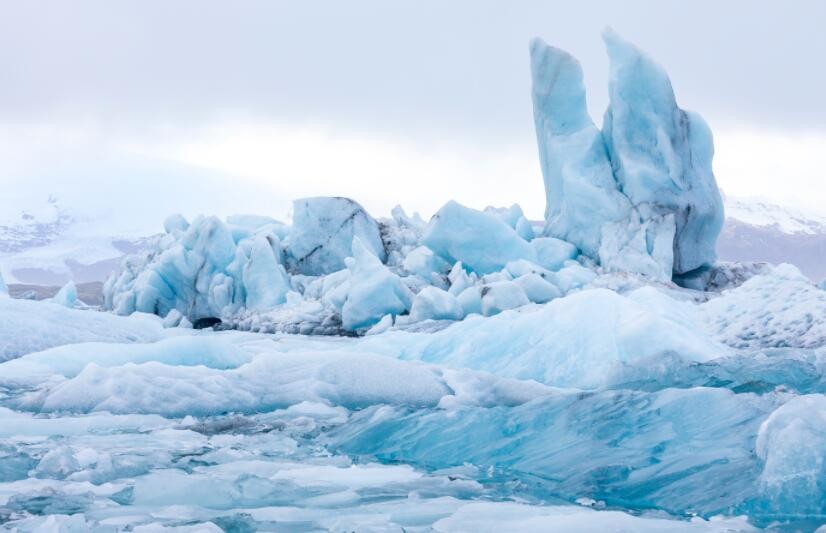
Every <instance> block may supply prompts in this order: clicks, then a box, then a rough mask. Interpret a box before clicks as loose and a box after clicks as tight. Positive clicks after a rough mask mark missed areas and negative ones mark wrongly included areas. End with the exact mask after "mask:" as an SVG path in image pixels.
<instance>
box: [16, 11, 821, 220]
mask: <svg viewBox="0 0 826 533" xmlns="http://www.w3.org/2000/svg"><path fill="white" fill-rule="evenodd" d="M571 4H574V3H573V2H527V1H526V2H494V1H490V2H488V1H473V2H467V1H454V2H439V1H416V2H412V1H411V2H386V1H375V2H372V1H357V2H333V1H330V2H321V1H302V2H283V3H282V2H276V1H261V2H255V1H238V2H217V1H210V0H197V1H194V0H193V1H175V2H165V1H146V0H144V1H128V0H127V1H119V2H111V1H108V0H101V1H85V0H79V1H75V2H62V1H54V2H47V1H38V0H27V1H25V2H15V1H12V0H8V1H6V0H0V184H2V185H3V187H2V190H3V191H5V197H6V198H7V199H8V198H11V197H14V196H21V197H22V196H27V197H31V196H37V197H39V196H43V195H46V194H47V193H48V192H55V193H57V194H58V195H59V196H62V197H67V198H72V200H71V201H80V200H79V199H82V200H83V201H84V202H86V203H87V204H88V205H89V206H94V207H100V208H103V207H105V206H117V211H118V212H123V213H130V214H131V216H137V215H140V216H141V217H144V218H149V217H155V216H158V213H161V212H166V211H170V210H174V211H182V212H184V213H187V214H194V213H196V212H218V213H219V214H228V213H230V212H237V211H249V212H260V213H268V214H271V215H275V216H278V217H284V216H286V215H287V214H288V212H289V206H290V202H291V200H292V199H293V198H296V197H300V196H309V195H344V196H351V197H353V198H355V199H357V200H359V201H361V202H362V203H363V204H364V205H365V206H366V207H367V208H368V209H369V210H370V211H371V212H373V213H374V214H376V215H379V216H383V215H386V214H387V213H388V212H389V210H390V208H391V207H392V206H394V205H395V204H397V203H401V204H402V205H403V206H404V207H405V208H407V209H408V211H420V212H421V213H422V214H423V215H425V216H429V215H430V214H431V213H432V212H433V211H434V210H435V209H437V208H438V207H439V206H440V205H442V204H443V203H444V202H445V201H447V200H448V199H450V198H455V199H457V200H459V201H460V202H463V203H465V204H468V205H471V206H475V207H484V206H485V205H488V204H495V205H505V204H511V203H514V202H518V203H520V204H521V205H522V206H523V208H524V209H525V211H526V212H527V213H528V215H529V216H532V217H536V218H539V217H541V213H542V210H543V209H544V193H543V188H542V179H541V174H540V170H539V165H538V161H537V156H536V146H535V139H534V133H533V121H532V110H531V103H530V75H529V69H528V40H529V39H530V38H531V37H533V36H540V37H542V38H544V39H545V40H546V41H548V42H549V43H551V44H554V45H556V46H559V47H561V48H564V49H566V50H568V51H570V52H571V53H573V54H574V55H575V56H577V57H578V58H579V59H580V61H581V62H582V64H583V68H584V71H585V76H586V83H587V85H588V90H589V107H590V108H591V111H592V115H593V116H594V118H595V120H596V121H597V123H600V122H601V116H602V112H603V110H604V109H605V106H606V105H607V71H608V65H607V59H606V57H605V52H604V49H603V46H602V42H601V39H600V32H601V31H602V29H603V28H604V27H606V26H611V27H613V28H614V29H615V30H617V31H618V32H619V33H620V34H621V35H623V36H624V37H625V38H627V39H629V40H631V41H633V42H635V43H636V44H637V45H638V46H640V47H641V48H642V49H644V50H646V51H647V52H648V53H649V54H650V55H651V56H652V57H654V58H655V59H656V60H657V61H658V62H659V63H661V64H662V65H663V66H664V67H665V68H666V69H667V70H668V72H669V73H670V75H671V78H672V82H673V85H674V87H675V91H676V93H677V99H678V101H679V102H680V104H681V106H682V107H684V108H687V109H692V110H695V111H698V112H700V113H701V114H702V115H703V116H704V117H705V118H706V120H707V121H708V122H709V124H710V125H711V127H712V129H713V130H714V132H715V140H716V146H717V156H716V159H715V171H716V174H717V179H718V183H719V184H720V186H721V187H722V189H723V190H724V191H725V192H726V193H727V194H730V195H737V196H744V195H752V196H762V197H768V198H771V199H774V200H776V201H778V202H784V203H792V204H798V205H803V206H808V207H813V208H820V206H826V185H824V180H826V175H824V171H823V169H824V168H826V105H824V104H823V101H824V97H826V69H824V68H823V64H824V63H823V61H824V59H823V58H824V57H826V32H823V22H824V21H826V3H824V2H822V1H819V0H812V1H804V0H801V1H796V2H761V1H745V0H743V1H737V0H732V1H727V2H719V1H706V0H702V1H693V2H682V1H663V2H653V1H624V2H612V1H607V0H606V1H603V2H591V1H581V2H576V3H575V4H576V5H575V6H572V5H571ZM7 204H8V202H7ZM821 210H826V208H823V209H821Z"/></svg>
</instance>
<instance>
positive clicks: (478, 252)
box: [422, 201, 535, 274]
mask: <svg viewBox="0 0 826 533" xmlns="http://www.w3.org/2000/svg"><path fill="white" fill-rule="evenodd" d="M422 242H423V244H425V245H427V246H428V247H429V248H430V249H431V250H433V251H434V252H435V253H437V254H438V255H440V256H442V258H444V259H446V260H447V261H449V262H450V263H455V262H456V261H461V262H462V264H463V265H464V266H466V267H467V268H469V269H470V270H472V271H474V272H477V273H479V274H487V273H490V272H496V271H497V270H501V269H502V267H504V266H505V264H506V263H507V262H508V261H513V260H515V259H530V260H534V259H535V252H534V250H533V248H532V247H531V245H530V244H529V243H528V242H527V241H526V240H525V239H523V238H522V237H520V236H519V235H518V234H517V233H516V231H514V229H513V228H511V227H510V226H508V225H507V224H506V223H504V222H503V221H502V220H501V219H500V218H499V217H498V216H496V215H493V214H490V213H484V212H482V211H477V210H475V209H470V208H468V207H464V206H462V205H460V204H458V203H456V202H454V201H450V202H448V203H447V204H445V205H444V207H442V208H441V209H439V211H438V212H437V213H436V214H435V215H433V218H432V219H431V220H430V223H429V224H428V226H427V229H426V230H425V232H424V235H423V237H422Z"/></svg>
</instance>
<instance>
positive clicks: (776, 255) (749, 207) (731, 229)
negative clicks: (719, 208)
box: [717, 198, 826, 281]
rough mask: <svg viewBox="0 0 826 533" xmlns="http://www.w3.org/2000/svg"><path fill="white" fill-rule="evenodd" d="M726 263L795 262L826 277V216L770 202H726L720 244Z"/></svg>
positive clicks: (807, 271) (811, 273) (816, 276)
mask: <svg viewBox="0 0 826 533" xmlns="http://www.w3.org/2000/svg"><path fill="white" fill-rule="evenodd" d="M717 253H718V254H719V257H720V259H722V260H724V261H768V262H770V263H774V264H779V263H792V264H794V265H795V266H797V267H798V268H800V270H801V271H802V272H803V273H804V274H806V275H807V276H809V277H810V278H812V279H813V280H814V281H820V280H822V279H824V278H826V216H824V215H821V214H818V213H812V212H804V211H801V210H798V209H793V208H789V207H781V206H778V205H776V204H772V203H770V202H766V201H760V200H751V199H738V198H727V199H726V223H725V226H724V227H723V232H722V233H721V234H720V238H719V239H718V241H717Z"/></svg>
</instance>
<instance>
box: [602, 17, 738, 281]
mask: <svg viewBox="0 0 826 533" xmlns="http://www.w3.org/2000/svg"><path fill="white" fill-rule="evenodd" d="M603 40H604V41H605V45H606V47H607V49H608V57H609V59H610V62H611V79H610V105H609V106H608V109H607V111H606V112H605V118H604V120H603V137H604V139H605V142H606V146H607V148H608V153H609V155H610V158H611V164H612V166H613V169H614V175H615V177H616V180H617V183H618V184H619V186H620V190H621V191H622V192H623V194H625V195H626V196H627V197H628V198H629V199H630V200H631V203H632V204H633V205H634V206H636V207H638V208H639V209H641V210H643V209H647V210H650V212H651V213H650V215H651V216H654V215H658V214H659V215H665V214H669V213H670V214H673V215H674V223H675V233H674V246H673V248H674V272H675V273H677V274H683V273H686V272H689V271H691V270H694V269H696V268H699V267H702V266H705V265H711V264H712V263H714V259H715V250H714V247H715V242H716V240H717V236H718V235H719V233H720V230H721V229H722V226H723V204H722V199H721V197H720V193H719V191H718V190H717V184H716V182H715V180H714V174H713V172H712V169H711V160H712V157H713V155H714V145H713V141H712V138H711V131H710V130H709V128H708V126H707V125H706V123H705V121H703V119H702V118H701V117H700V116H699V115H697V114H694V113H687V112H685V111H683V110H682V109H680V108H679V107H677V102H676V100H675V98H674V91H673V89H672V88H671V81H670V80H669V79H668V75H667V74H666V73H665V71H664V70H663V69H662V68H661V67H660V66H659V65H657V64H656V63H654V61H652V60H651V59H650V58H649V57H648V56H646V55H645V54H643V53H642V52H641V51H640V50H639V49H637V48H636V47H635V46H634V45H632V44H630V43H628V42H627V41H624V40H623V39H621V38H620V37H619V36H618V35H617V34H616V33H615V32H613V31H612V30H610V29H609V30H606V31H605V32H604V33H603ZM643 215H644V216H646V218H648V214H647V213H643Z"/></svg>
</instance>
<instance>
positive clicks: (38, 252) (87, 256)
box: [0, 197, 148, 285]
mask: <svg viewBox="0 0 826 533" xmlns="http://www.w3.org/2000/svg"><path fill="white" fill-rule="evenodd" d="M147 233H148V232H147ZM146 241H147V236H143V235H135V234H134V233H123V232H119V231H117V230H115V229H114V228H112V226H111V224H108V223H107V222H106V221H100V220H96V219H94V218H93V217H84V216H83V215H82V214H80V213H77V212H75V211H72V210H70V209H67V208H65V207H63V206H62V205H61V204H60V203H59V202H58V200H57V199H56V198H54V197H49V198H48V200H47V201H46V202H45V203H43V204H40V205H35V206H34V207H26V208H21V209H19V210H18V211H17V212H16V213H15V212H14V211H12V210H10V209H6V210H4V212H3V214H2V215H0V268H1V269H2V273H3V277H4V278H5V280H6V282H7V283H9V284H30V285H63V284H64V283H66V282H67V281H69V280H70V279H71V280H74V281H75V282H76V283H89V282H99V281H103V280H104V279H106V277H107V276H108V275H109V273H110V272H111V271H112V270H113V269H114V268H115V267H116V266H117V265H118V264H119V263H120V260H121V258H122V257H123V256H124V255H125V254H129V253H134V252H136V251H138V250H139V249H141V247H142V246H143V245H144V244H145V242H146Z"/></svg>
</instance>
